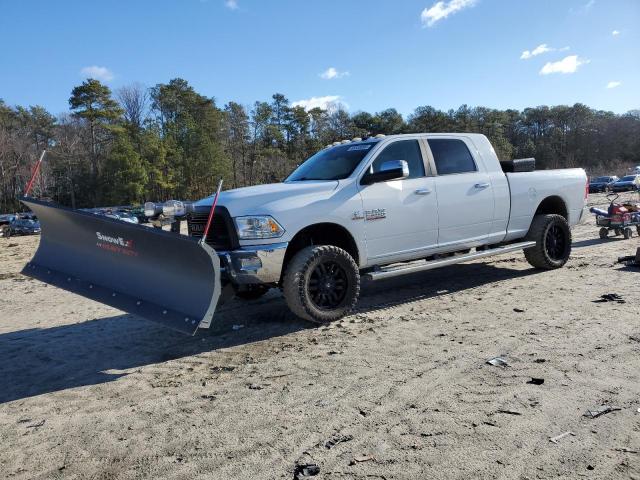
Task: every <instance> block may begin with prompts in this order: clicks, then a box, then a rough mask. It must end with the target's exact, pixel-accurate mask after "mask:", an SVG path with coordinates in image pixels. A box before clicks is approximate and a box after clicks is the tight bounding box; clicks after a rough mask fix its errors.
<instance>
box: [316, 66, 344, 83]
mask: <svg viewBox="0 0 640 480" xmlns="http://www.w3.org/2000/svg"><path fill="white" fill-rule="evenodd" d="M348 76H349V72H340V71H338V70H336V69H335V68H334V67H329V68H327V69H326V70H325V71H324V72H322V73H321V74H320V78H324V79H325V80H333V79H334V78H342V77H348Z"/></svg>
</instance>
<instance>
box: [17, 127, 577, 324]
mask: <svg viewBox="0 0 640 480" xmlns="http://www.w3.org/2000/svg"><path fill="white" fill-rule="evenodd" d="M534 167H535V161H534V160H533V159H522V160H513V161H510V162H502V163H501V162H499V161H498V158H497V156H496V153H495V151H494V149H493V147H492V146H491V144H490V143H489V141H488V140H487V138H486V137H485V136H483V135H478V134H467V133H464V134H462V133H459V134H410V135H393V136H386V137H385V136H378V137H375V138H368V139H364V140H362V139H353V140H350V141H343V142H336V143H335V144H333V145H331V146H329V147H327V148H325V149H324V150H322V151H320V152H318V153H317V154H315V155H314V156H312V157H311V158H309V159H308V160H307V161H305V162H304V163H303V164H302V165H300V166H299V167H298V168H297V169H296V170H295V171H294V172H293V173H292V174H291V175H290V176H289V177H288V178H287V179H286V180H285V181H284V182H282V183H277V184H272V185H259V186H254V187H247V188H239V189H236V190H229V191H225V192H222V193H221V194H220V195H219V196H218V195H216V196H211V197H208V198H205V199H203V200H200V201H198V202H196V203H193V204H183V203H182V202H176V201H169V202H166V203H164V204H162V205H158V204H149V205H146V206H145V211H146V212H148V213H147V215H148V216H151V217H153V216H154V215H156V216H157V215H158V214H161V215H162V216H161V217H159V218H160V219H161V220H162V221H165V222H166V221H167V220H169V221H171V219H172V218H186V220H187V225H188V231H189V236H188V237H187V236H183V235H177V234H175V233H173V234H172V233H169V232H165V231H163V230H161V229H151V228H146V227H143V226H140V225H132V224H127V223H124V222H119V221H117V220H113V219H107V218H102V217H96V216H95V215H91V214H89V213H86V212H78V211H73V210H69V209H66V208H64V207H60V206H55V205H52V204H47V203H46V202H41V201H37V200H34V199H27V198H25V199H22V201H23V202H24V203H25V204H26V205H28V206H29V207H30V208H32V209H33V210H34V211H35V212H36V213H37V215H38V217H39V219H40V220H41V223H42V224H43V228H42V238H41V241H40V247H39V249H38V251H37V252H36V255H35V256H34V259H33V260H32V261H31V262H30V263H29V264H28V265H27V266H26V267H25V269H24V270H23V272H24V273H25V274H27V275H30V276H32V277H34V278H38V279H40V280H43V281H46V282H48V283H51V284H53V285H56V286H58V287H61V288H64V289H67V290H70V291H73V292H75V293H78V294H80V295H84V296H86V297H89V298H92V299H94V300H98V301H100V302H103V303H107V304H109V305H112V306H115V307H117V308H120V309H122V310H125V311H129V312H133V313H135V314H136V315H139V316H144V317H146V318H150V319H153V320H156V321H159V322H161V323H164V324H166V325H168V326H170V327H172V328H176V329H179V330H181V331H186V332H190V333H192V332H194V331H195V330H197V329H198V328H207V327H208V326H209V325H210V323H211V319H212V317H213V314H214V312H215V309H216V305H217V304H218V303H219V300H222V299H224V298H225V297H226V296H228V295H230V294H232V293H235V295H237V296H239V297H241V298H244V299H252V298H257V297H259V296H261V295H262V294H264V293H265V292H266V291H267V290H269V289H270V288H272V287H280V288H282V290H283V292H284V297H285V299H286V301H287V304H288V306H289V307H290V309H291V310H292V311H293V313H294V314H296V315H297V316H299V317H301V318H304V319H307V320H310V321H314V322H319V323H325V322H331V321H333V320H336V319H339V318H341V317H342V316H344V315H346V314H347V313H348V312H349V311H350V310H351V309H352V308H353V307H354V305H355V304H356V302H357V300H358V295H359V293H360V279H361V277H362V276H366V277H368V278H369V279H372V280H377V279H383V278H388V277H391V276H396V275H401V274H404V273H410V272H415V271H421V270H427V269H431V268H437V267H442V266H446V265H451V264H454V263H459V262H463V261H468V260H474V259H478V258H483V257H488V256H490V255H496V254H500V253H505V252H511V251H516V250H524V254H525V257H526V258H527V260H528V261H529V263H530V264H531V265H533V266H534V267H536V268H543V269H553V268H559V267H562V266H563V265H564V264H565V263H566V261H567V259H568V258H569V253H570V251H571V231H570V227H571V226H572V225H575V224H576V223H578V222H579V220H580V218H581V216H582V213H583V208H584V205H585V199H586V192H587V187H588V185H587V177H586V175H585V172H584V170H582V169H578V168H576V169H567V170H542V171H534ZM214 200H217V203H215V205H214ZM212 206H213V208H212ZM187 207H188V208H187ZM212 215H213V216H212ZM205 225H208V228H207V227H205ZM205 231H206V232H207V234H206V238H203V237H204V236H205V235H204V234H203V233H204V232H205ZM221 292H223V293H221Z"/></svg>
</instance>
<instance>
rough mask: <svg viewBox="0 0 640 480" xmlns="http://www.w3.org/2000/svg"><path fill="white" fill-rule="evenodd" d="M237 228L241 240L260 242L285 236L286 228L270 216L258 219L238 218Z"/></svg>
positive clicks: (236, 220) (236, 219)
mask: <svg viewBox="0 0 640 480" xmlns="http://www.w3.org/2000/svg"><path fill="white" fill-rule="evenodd" d="M234 220H235V222H236V228H237V229H238V238H239V239H240V240H258V239H261V238H278V237H281V236H282V235H283V234H284V228H282V227H281V226H280V224H279V223H278V222H276V221H275V220H274V219H273V218H271V217H270V216H268V215H264V216H258V217H236V218H235V219H234Z"/></svg>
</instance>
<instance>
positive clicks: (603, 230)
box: [600, 227, 609, 240]
mask: <svg viewBox="0 0 640 480" xmlns="http://www.w3.org/2000/svg"><path fill="white" fill-rule="evenodd" d="M608 236H609V229H608V228H604V227H602V228H601V229H600V238H602V239H603V240H604V239H605V238H607V237H608Z"/></svg>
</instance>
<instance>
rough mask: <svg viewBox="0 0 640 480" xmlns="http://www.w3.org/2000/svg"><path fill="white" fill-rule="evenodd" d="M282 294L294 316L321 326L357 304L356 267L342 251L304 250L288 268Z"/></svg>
mask: <svg viewBox="0 0 640 480" xmlns="http://www.w3.org/2000/svg"><path fill="white" fill-rule="evenodd" d="M283 293H284V298H285V300H286V301H287V305H288V306H289V309H290V310H291V311H292V312H293V313H294V314H295V315H296V316H298V317H300V318H303V319H305V320H309V321H311V322H315V323H321V324H324V323H329V322H333V321H335V320H338V319H340V318H342V317H344V316H345V315H347V314H348V313H349V312H350V311H351V310H352V309H353V307H354V306H355V304H356V302H357V301H358V296H359V295H360V273H359V271H358V265H356V262H355V261H354V259H353V258H352V257H351V255H349V254H348V253H347V252H346V251H344V250H343V249H341V248H338V247H334V246H332V245H317V246H310V247H306V248H304V249H302V250H300V251H299V252H298V253H296V254H295V255H294V257H293V258H292V259H291V261H290V262H289V264H288V265H287V267H286V272H285V275H284V281H283Z"/></svg>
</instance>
